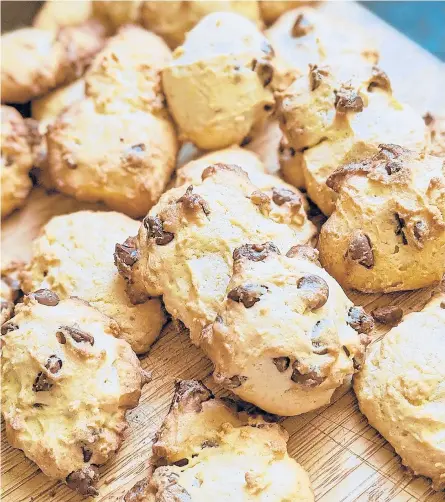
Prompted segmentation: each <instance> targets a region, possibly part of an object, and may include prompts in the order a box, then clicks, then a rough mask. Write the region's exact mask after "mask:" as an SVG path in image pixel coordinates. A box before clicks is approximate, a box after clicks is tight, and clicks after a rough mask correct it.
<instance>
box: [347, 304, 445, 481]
mask: <svg viewBox="0 0 445 502" xmlns="http://www.w3.org/2000/svg"><path fill="white" fill-rule="evenodd" d="M444 382H445V295H444V294H442V295H441V296H438V297H436V298H433V299H432V300H431V301H430V303H429V304H428V305H427V306H426V307H425V308H424V310H422V312H416V313H412V314H409V315H407V316H406V317H405V319H404V320H403V322H402V323H400V324H399V325H398V326H397V327H395V328H393V329H392V330H391V331H390V332H389V333H388V334H387V335H386V336H385V337H384V338H383V340H381V341H380V342H378V343H376V344H375V345H372V347H371V349H370V351H369V354H368V355H367V357H366V362H365V364H364V366H363V369H362V371H360V373H358V375H357V376H356V378H355V382H354V390H355V392H356V394H357V399H358V402H359V406H360V410H361V411H362V412H363V413H364V414H365V415H366V417H367V418H368V421H369V423H370V424H371V425H372V426H373V427H375V428H376V429H377V430H378V431H379V432H380V433H381V434H382V435H383V436H384V437H385V438H386V439H387V440H388V441H389V442H390V443H391V445H392V446H393V447H394V449H395V450H396V453H397V454H399V455H400V456H401V457H402V463H403V464H404V465H405V466H407V467H409V468H410V469H412V470H413V471H414V474H417V475H422V476H426V477H429V478H431V479H432V481H433V488H434V489H436V490H443V489H444V488H445V443H444V436H445V387H444Z"/></svg>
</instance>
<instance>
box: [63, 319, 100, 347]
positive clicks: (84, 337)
mask: <svg viewBox="0 0 445 502" xmlns="http://www.w3.org/2000/svg"><path fill="white" fill-rule="evenodd" d="M59 333H60V334H59ZM56 336H57V339H58V340H59V342H60V343H62V344H63V343H66V338H65V342H64V341H63V340H64V338H63V337H66V336H70V337H71V338H72V339H73V340H74V341H75V342H77V343H81V342H85V343H89V344H90V345H91V346H93V345H94V337H93V336H92V335H90V334H89V333H87V332H86V331H82V330H81V329H80V328H79V327H78V326H77V325H76V324H75V325H74V326H60V328H59V331H58V332H57V333H56Z"/></svg>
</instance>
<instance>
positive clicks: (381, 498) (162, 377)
mask: <svg viewBox="0 0 445 502" xmlns="http://www.w3.org/2000/svg"><path fill="white" fill-rule="evenodd" d="M322 8H323V9H325V10H326V11H327V14H328V15H329V12H334V11H335V14H336V15H339V14H340V15H343V16H344V17H345V18H346V19H350V20H351V21H352V22H354V23H359V24H362V25H364V26H366V28H367V29H368V30H372V33H374V34H375V37H376V39H378V40H379V41H380V42H381V51H382V54H383V57H382V60H383V67H384V68H385V69H386V70H388V68H391V71H389V73H390V76H391V77H392V79H393V80H394V79H395V87H396V88H398V92H400V93H402V94H403V93H405V96H406V98H405V100H406V101H409V102H411V103H412V105H413V106H415V107H416V108H417V110H418V111H419V112H420V113H424V112H426V111H433V112H434V111H437V112H440V113H441V114H443V113H444V110H445V100H444V99H443V96H442V95H441V92H443V89H444V88H445V85H444V84H443V83H444V82H445V72H444V66H443V64H441V63H439V62H438V61H436V60H435V59H434V58H433V57H432V56H431V55H429V54H427V53H425V51H423V50H422V49H420V48H419V47H417V46H416V45H415V44H413V43H412V42H410V41H408V40H407V39H405V38H404V37H403V36H402V35H400V34H398V33H397V32H395V31H394V30H392V29H391V28H389V27H388V26H387V25H385V24H384V23H382V22H381V21H379V20H378V19H377V18H375V17H374V16H373V15H371V14H370V13H369V12H368V11H366V10H365V9H363V8H361V7H360V6H358V5H357V4H355V3H350V2H345V3H343V2H328V3H327V4H326V5H325V6H323V7H322ZM413 68H415V73H416V75H422V76H424V78H423V79H422V80H420V79H418V78H415V79H413V78H412V74H413ZM408 74H409V78H408V77H407V75H408ZM427 75H428V78H426V76H427ZM259 148H260V149H262V150H263V151H264V152H265V153H266V154H267V153H269V154H270V152H267V145H264V144H263V145H259ZM85 207H89V208H91V207H98V206H93V205H87V204H81V203H78V202H76V201H74V200H73V199H69V198H67V197H64V196H62V195H60V194H53V195H47V194H45V193H44V191H43V190H41V189H35V190H34V191H33V193H32V194H31V197H30V199H29V201H28V204H27V205H26V206H25V208H23V209H22V210H21V211H20V212H17V213H15V214H13V215H12V216H11V217H10V218H8V220H7V221H6V222H4V223H3V224H2V247H1V249H2V263H7V262H8V261H10V260H11V259H23V260H27V259H29V256H30V245H31V241H32V239H33V238H34V237H35V236H36V235H37V234H38V232H39V230H40V228H41V226H42V225H43V224H44V223H46V222H47V221H48V220H49V219H50V217H51V216H53V215H56V214H63V213H68V212H72V211H76V210H79V209H81V208H85ZM348 295H349V296H350V298H351V299H352V300H353V301H354V302H355V303H357V304H360V305H363V306H364V307H365V309H366V310H367V311H368V312H369V311H370V310H372V309H373V308H376V307H380V306H385V305H400V306H401V307H402V308H403V310H404V312H405V313H408V312H410V311H413V310H420V309H421V308H422V307H423V305H424V304H425V303H426V302H427V301H428V299H429V298H430V295H431V291H430V290H421V291H417V292H405V293H402V294H396V293H394V294H390V295H365V294H357V293H349V294H348ZM386 331H387V329H385V328H384V327H380V328H379V329H377V331H376V335H375V339H378V338H380V337H381V336H382V335H383V334H384V333H385V332H386ZM141 363H142V366H143V367H144V368H146V369H148V370H150V371H152V373H153V377H154V378H153V381H152V382H151V383H150V384H148V385H146V387H145V388H144V391H143V394H142V398H141V401H140V404H139V406H138V408H137V409H135V410H132V411H131V412H130V413H129V414H128V420H129V428H128V430H127V431H126V437H125V441H124V443H123V446H122V448H121V450H120V451H119V452H118V454H117V455H116V457H115V458H114V459H112V460H111V461H110V462H109V463H108V464H107V465H105V466H103V467H101V469H100V470H101V481H100V485H99V489H100V496H99V497H98V498H97V499H96V500H98V501H104V502H105V501H106V502H113V501H118V500H121V499H122V497H123V495H124V494H125V493H126V492H127V491H128V489H129V488H130V487H131V486H133V484H134V483H136V482H137V481H138V480H140V479H142V478H144V477H145V476H146V474H147V462H148V459H149V458H150V452H151V444H152V440H153V437H154V434H155V432H156V430H157V428H158V427H159V425H160V424H161V423H162V420H163V418H164V416H165V414H166V413H167V410H168V407H169V405H170V401H171V398H172V396H173V388H174V381H175V379H177V378H180V379H182V378H198V379H201V380H203V381H204V382H205V383H206V385H208V386H209V387H211V388H212V389H213V390H214V391H215V392H216V393H217V394H219V393H220V391H221V389H219V388H217V387H215V385H214V383H213V381H212V379H211V377H210V374H211V364H210V362H209V361H208V360H207V359H206V358H205V357H204V356H203V354H202V353H201V352H200V350H199V349H197V348H196V347H194V346H192V345H191V343H190V341H189V340H188V337H187V334H186V333H185V332H177V331H176V329H175V328H174V327H173V325H172V324H169V325H168V326H167V327H166V328H165V329H164V331H163V333H162V335H161V337H160V338H159V340H158V341H157V342H156V343H155V345H154V346H153V348H152V350H151V351H150V352H149V353H148V354H147V355H145V356H144V357H142V358H141ZM283 426H284V427H285V428H286V429H287V431H288V432H289V435H290V440H289V445H288V446H289V452H290V454H291V455H292V456H293V457H294V458H295V459H296V460H297V461H298V462H300V463H301V464H302V465H303V466H304V467H305V468H306V469H307V470H308V472H309V474H310V476H311V479H312V482H313V485H314V489H315V495H316V500H317V501H318V502H340V501H342V502H414V501H421V502H440V501H442V502H443V501H444V500H445V496H444V493H443V492H442V493H437V492H433V491H432V490H431V489H430V485H429V482H428V481H427V480H425V479H423V478H413V477H412V476H410V475H409V473H408V472H407V471H406V470H405V469H404V468H403V467H401V465H400V461H399V458H398V457H397V456H396V455H395V454H394V452H393V450H392V448H391V447H390V446H389V445H388V443H387V442H386V441H385V440H384V439H383V438H382V437H381V436H380V435H379V434H378V433H377V432H376V431H375V430H374V429H372V428H371V427H370V426H369V425H368V424H367V421H366V419H365V418H364V416H363V415H361V414H360V412H359V411H358V407H357V402H356V400H355V397H354V395H353V393H352V391H350V390H349V391H348V390H346V392H343V393H342V392H337V393H336V396H335V398H334V400H333V403H331V404H330V405H329V406H326V407H323V408H321V409H319V410H316V411H315V412H312V413H308V414H305V415H301V416H298V417H292V418H288V419H285V420H284V421H283ZM1 458H2V486H1V496H2V499H3V500H4V501H7V502H22V501H29V502H31V501H33V502H55V501H57V502H74V501H80V500H82V498H81V497H80V496H78V495H76V494H75V493H73V492H72V491H71V490H69V489H68V488H67V487H66V486H64V485H62V484H60V483H55V482H53V481H51V480H50V479H48V478H47V477H46V476H44V475H43V474H42V473H41V472H40V471H39V469H38V468H37V466H36V465H35V464H33V463H32V462H31V461H29V460H28V459H26V458H25V456H24V455H23V453H22V452H21V451H19V450H15V449H13V448H11V447H10V446H9V445H8V444H7V442H6V439H5V435H4V425H3V424H2V443H1Z"/></svg>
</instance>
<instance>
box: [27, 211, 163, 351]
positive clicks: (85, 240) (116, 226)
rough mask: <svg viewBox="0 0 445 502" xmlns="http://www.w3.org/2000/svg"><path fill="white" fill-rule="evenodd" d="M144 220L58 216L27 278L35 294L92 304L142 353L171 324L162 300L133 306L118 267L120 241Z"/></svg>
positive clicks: (98, 214)
mask: <svg viewBox="0 0 445 502" xmlns="http://www.w3.org/2000/svg"><path fill="white" fill-rule="evenodd" d="M138 228H139V222H138V221H135V220H132V219H131V218H129V217H128V216H125V215H123V214H120V213H114V212H93V211H79V212H77V213H71V214H67V215H63V216H56V217H54V218H52V219H51V220H50V221H49V222H48V223H47V224H46V225H45V226H44V227H43V229H42V231H41V234H40V236H39V237H38V238H37V239H36V240H35V241H34V243H33V253H32V258H31V261H30V263H29V265H28V266H27V267H26V269H25V271H24V272H22V274H21V279H22V288H23V290H24V291H25V293H29V292H31V291H34V290H36V289H40V288H49V289H51V290H53V291H55V292H56V293H57V294H58V295H59V297H61V298H66V297H67V296H77V297H79V298H82V299H83V300H86V301H88V302H89V303H91V305H93V306H94V307H96V308H97V309H99V310H100V311H101V312H103V313H104V314H106V315H108V316H110V317H112V318H113V319H114V320H115V321H117V322H118V324H119V326H120V336H121V337H122V338H123V339H124V340H126V341H127V342H128V343H129V344H130V345H131V347H132V349H133V350H134V351H135V352H136V353H143V352H146V351H147V350H148V349H149V348H150V345H151V344H152V343H153V342H154V341H155V339H156V338H157V337H158V335H159V333H160V331H161V329H162V326H163V325H164V323H165V316H164V313H163V310H162V305H161V302H160V300H158V299H156V298H154V299H151V300H147V301H146V302H145V303H142V304H138V305H133V304H132V303H131V302H130V301H129V300H128V297H127V295H126V293H125V281H124V280H123V279H122V277H120V276H119V274H118V272H117V270H116V267H115V266H114V263H113V252H114V248H115V245H116V243H117V242H123V241H124V240H125V239H126V237H127V236H128V235H129V234H130V235H136V234H137V231H138Z"/></svg>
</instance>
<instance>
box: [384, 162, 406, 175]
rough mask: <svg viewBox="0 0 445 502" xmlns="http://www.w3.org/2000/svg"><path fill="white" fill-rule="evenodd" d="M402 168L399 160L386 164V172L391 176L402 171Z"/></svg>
mask: <svg viewBox="0 0 445 502" xmlns="http://www.w3.org/2000/svg"><path fill="white" fill-rule="evenodd" d="M402 167H403V166H402V164H401V162H400V161H399V160H391V161H389V162H387V163H386V164H385V170H386V172H387V173H388V174H389V175H390V176H391V175H392V174H395V173H398V172H399V171H401V169H402Z"/></svg>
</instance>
